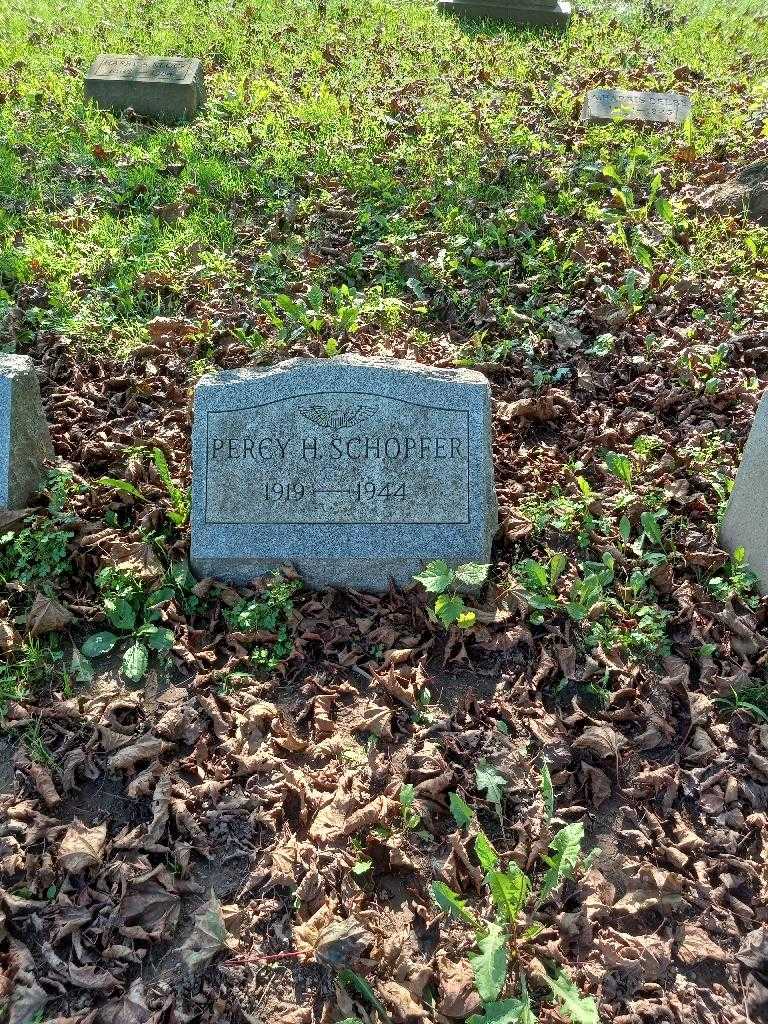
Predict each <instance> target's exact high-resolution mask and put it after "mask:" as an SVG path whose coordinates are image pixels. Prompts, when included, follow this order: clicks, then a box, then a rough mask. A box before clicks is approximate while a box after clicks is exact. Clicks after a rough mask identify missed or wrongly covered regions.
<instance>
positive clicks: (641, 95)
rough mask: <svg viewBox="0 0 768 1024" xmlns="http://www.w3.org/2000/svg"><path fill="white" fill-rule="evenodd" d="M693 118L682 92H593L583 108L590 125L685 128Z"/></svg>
mask: <svg viewBox="0 0 768 1024" xmlns="http://www.w3.org/2000/svg"><path fill="white" fill-rule="evenodd" d="M690 114H691V101H690V98H689V97H688V96H684V95H683V93H681V92H636V91H634V90H632V89H590V91H589V92H588V93H587V95H586V96H585V98H584V103H583V105H582V108H581V120H582V121H587V122H588V123H589V124H610V123H611V122H612V121H630V122H634V123H645V124H682V123H683V122H684V121H685V120H687V118H688V117H690Z"/></svg>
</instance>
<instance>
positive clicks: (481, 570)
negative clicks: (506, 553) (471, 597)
mask: <svg viewBox="0 0 768 1024" xmlns="http://www.w3.org/2000/svg"><path fill="white" fill-rule="evenodd" d="M490 568H491V567H490V565H481V564H480V563H478V562H467V563H466V565H460V566H459V567H458V569H457V570H456V573H455V575H456V579H457V580H458V581H459V583H464V584H466V585H467V586H468V587H479V586H480V584H481V583H485V581H486V580H487V579H488V571H489V569H490Z"/></svg>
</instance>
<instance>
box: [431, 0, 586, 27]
mask: <svg viewBox="0 0 768 1024" xmlns="http://www.w3.org/2000/svg"><path fill="white" fill-rule="evenodd" d="M437 9H438V10H439V11H441V12H442V13H443V14H453V15H455V16H456V17H463V18H486V19H488V20H489V21H506V22H509V23H511V24H513V25H548V26H550V27H552V28H565V27H566V26H567V24H568V22H569V21H570V19H571V4H570V3H569V0H507V2H501V0H497V2H495V3H494V2H493V0H438V4H437Z"/></svg>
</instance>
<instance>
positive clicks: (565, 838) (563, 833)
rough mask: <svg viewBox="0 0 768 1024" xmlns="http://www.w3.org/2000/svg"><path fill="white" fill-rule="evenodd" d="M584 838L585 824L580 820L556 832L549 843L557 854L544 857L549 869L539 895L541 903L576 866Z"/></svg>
mask: <svg viewBox="0 0 768 1024" xmlns="http://www.w3.org/2000/svg"><path fill="white" fill-rule="evenodd" d="M583 839H584V826H583V825H582V823H581V822H580V821H574V822H573V824H571V825H566V826H565V828H561V829H560V831H559V832H556V833H555V835H554V837H553V839H552V842H551V843H550V844H549V848H550V850H554V851H555V855H554V856H553V857H545V858H544V859H545V861H546V862H547V864H548V865H549V870H548V871H547V873H546V874H545V875H544V881H543V882H542V886H541V895H540V897H539V902H540V903H543V902H544V900H545V899H546V898H547V897H548V896H549V895H550V893H552V892H553V890H554V889H556V888H557V886H558V885H559V884H560V882H561V881H562V880H563V879H564V878H567V877H568V876H569V875H570V873H571V872H572V871H573V869H574V868H575V867H576V864H577V863H578V860H579V857H580V856H581V843H582V841H583Z"/></svg>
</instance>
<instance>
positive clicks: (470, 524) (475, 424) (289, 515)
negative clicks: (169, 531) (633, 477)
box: [191, 356, 498, 591]
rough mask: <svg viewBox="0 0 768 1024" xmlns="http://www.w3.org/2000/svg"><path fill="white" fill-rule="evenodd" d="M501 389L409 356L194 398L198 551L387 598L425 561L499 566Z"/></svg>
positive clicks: (218, 382)
mask: <svg viewBox="0 0 768 1024" xmlns="http://www.w3.org/2000/svg"><path fill="white" fill-rule="evenodd" d="M490 430H491V427H490V388H489V385H488V381H487V380H486V378H485V377H484V376H483V375H482V374H480V373H477V372H475V371H472V370H448V369H437V368H434V367H427V366H422V365H420V364H418V363H413V362H409V361H406V360H399V359H369V358H363V357H359V356H341V357H339V358H336V359H332V360H324V359H292V360H289V361H287V362H284V363H279V364H277V365H276V366H273V367H270V368H268V369H263V370H238V371H224V372H221V373H215V374H210V375H208V376H206V377H203V378H202V379H201V380H200V382H199V383H198V385H197V387H196V389H195V401H194V429H193V447H192V464H193V470H192V477H193V480H192V552H191V561H192V567H193V569H194V570H195V572H196V573H197V574H198V575H200V576H210V577H213V578H216V579H222V580H225V581H228V582H247V581H249V580H252V579H254V578H255V577H258V576H263V575H265V574H266V573H268V572H270V571H272V570H274V569H276V568H278V567H279V566H280V565H284V564H286V563H291V564H293V565H294V566H295V567H296V569H297V570H298V572H299V574H300V575H301V576H302V577H303V578H304V579H305V580H306V582H307V583H309V584H310V585H311V586H320V587H323V586H340V587H352V588H355V589H360V590H371V591H381V590H385V589H386V588H387V586H388V584H389V580H390V577H392V578H393V579H394V580H395V581H396V583H398V584H399V585H405V584H407V583H410V582H411V578H412V577H413V575H414V574H415V573H417V572H419V571H421V570H422V569H423V567H424V565H425V563H426V562H428V561H431V560H433V559H437V558H444V559H445V560H446V561H448V562H452V563H464V562H482V563H486V562H489V561H490V549H491V541H492V538H493V534H494V533H495V531H496V527H497V525H498V517H497V505H496V495H495V490H494V486H493V468H492V462H491V446H490V437H491V433H490Z"/></svg>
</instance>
